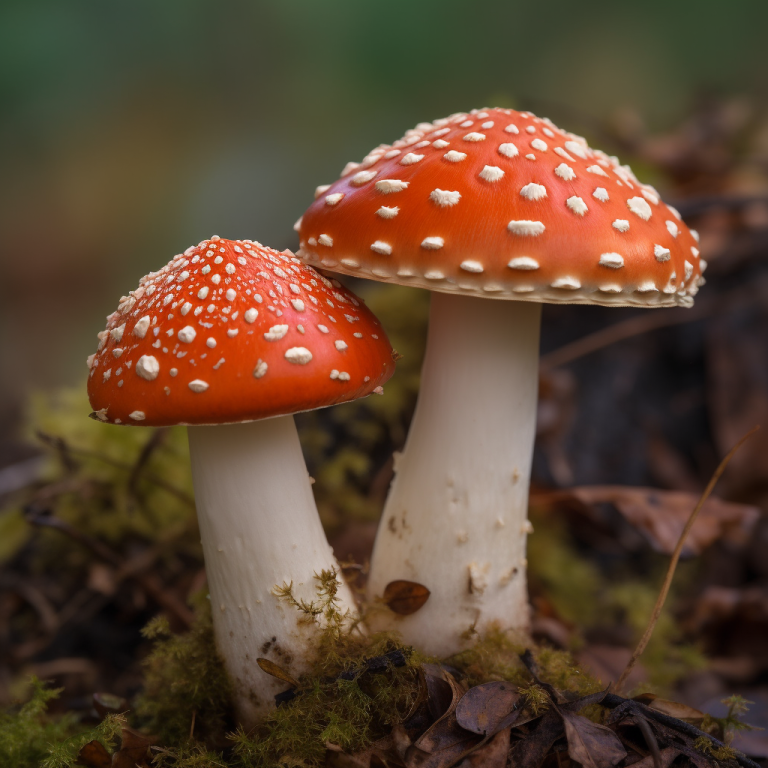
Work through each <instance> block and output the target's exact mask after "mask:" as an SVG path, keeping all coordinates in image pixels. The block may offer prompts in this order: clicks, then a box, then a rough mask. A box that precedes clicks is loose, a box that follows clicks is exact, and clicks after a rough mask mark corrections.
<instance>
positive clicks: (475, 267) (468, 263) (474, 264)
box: [459, 259, 483, 274]
mask: <svg viewBox="0 0 768 768" xmlns="http://www.w3.org/2000/svg"><path fill="white" fill-rule="evenodd" d="M459 266H460V267H461V268H462V269H463V270H464V271H465V272H474V273H476V274H479V273H480V272H482V271H483V265H482V264H481V263H480V262H479V261H475V260H474V259H465V260H464V261H462V262H461V264H460V265H459Z"/></svg>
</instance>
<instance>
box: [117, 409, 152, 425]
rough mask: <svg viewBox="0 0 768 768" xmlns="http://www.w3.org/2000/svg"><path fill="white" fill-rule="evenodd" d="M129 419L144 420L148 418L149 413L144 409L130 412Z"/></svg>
mask: <svg viewBox="0 0 768 768" xmlns="http://www.w3.org/2000/svg"><path fill="white" fill-rule="evenodd" d="M128 418H129V419H133V420H134V421H144V419H146V418H147V415H146V414H145V413H144V411H133V412H131V413H129V414H128ZM118 421H119V419H115V424H117V423H118Z"/></svg>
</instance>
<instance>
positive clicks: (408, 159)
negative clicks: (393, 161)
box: [400, 152, 424, 165]
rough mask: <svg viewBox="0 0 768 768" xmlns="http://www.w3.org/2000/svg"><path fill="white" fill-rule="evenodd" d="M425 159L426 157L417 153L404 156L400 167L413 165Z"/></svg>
mask: <svg viewBox="0 0 768 768" xmlns="http://www.w3.org/2000/svg"><path fill="white" fill-rule="evenodd" d="M423 159H424V155H417V154H416V153H415V152H409V153H408V154H407V155H403V156H402V157H401V158H400V165H413V164H414V163H418V162H419V160H423Z"/></svg>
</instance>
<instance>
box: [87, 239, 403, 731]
mask: <svg viewBox="0 0 768 768" xmlns="http://www.w3.org/2000/svg"><path fill="white" fill-rule="evenodd" d="M99 339H100V341H99V349H98V352H96V354H94V355H91V356H90V357H89V358H88V366H89V368H90V374H89V380H88V393H89V396H90V400H91V405H92V406H93V408H94V412H95V413H94V415H95V417H96V418H98V419H100V420H101V421H104V422H108V423H111V424H130V425H141V426H164V425H172V424H185V425H189V446H190V454H191V460H192V473H193V480H194V487H195V502H196V505H197V514H198V519H199V522H200V533H201V537H202V543H203V551H204V555H205V563H206V571H207V576H208V585H209V589H210V598H211V604H212V605H211V607H212V610H213V619H214V627H215V631H216V642H217V646H218V649H219V651H220V653H221V655H222V657H223V659H224V661H225V663H226V666H227V669H228V672H229V675H230V677H231V678H232V681H233V683H234V685H235V693H236V707H237V711H238V715H239V718H240V721H241V723H243V724H245V725H246V726H250V725H253V724H254V723H255V722H257V721H258V719H259V718H260V717H261V716H262V715H263V714H264V712H265V711H267V710H268V709H269V707H270V706H272V705H273V704H274V701H273V697H274V694H275V693H276V692H277V691H278V690H280V689H281V687H282V688H284V687H285V686H284V685H281V684H280V682H279V681H277V680H275V679H274V678H271V677H267V675H265V674H264V673H263V672H261V670H259V668H258V667H257V666H256V659H257V657H260V656H263V657H267V658H271V659H273V660H274V661H275V662H276V663H278V664H279V665H280V666H281V667H283V668H284V669H286V670H287V671H288V672H290V673H291V674H293V675H294V676H295V675H298V674H301V673H302V672H303V671H305V669H306V665H307V663H308V659H309V657H310V654H311V643H310V640H311V636H312V633H313V631H316V627H314V626H312V625H311V624H308V623H306V617H304V616H302V615H301V614H300V613H299V612H298V611H296V610H295V609H293V608H291V607H290V606H286V605H285V604H283V603H281V602H279V601H278V600H277V598H276V597H275V596H274V595H273V594H272V590H273V588H274V587H275V586H278V585H282V584H284V583H290V582H293V586H294V592H295V596H296V597H297V598H303V599H305V600H312V599H313V598H314V597H315V589H316V586H317V584H316V581H315V575H316V574H320V573H321V571H323V570H330V569H332V568H336V569H337V570H338V566H337V564H336V561H335V559H334V557H333V553H332V552H331V548H330V547H329V545H328V543H327V541H326V538H325V535H324V533H323V529H322V526H321V524H320V519H319V517H318V514H317V509H316V507H315V503H314V498H313V496H312V490H311V486H310V480H309V476H308V474H307V470H306V466H305V464H304V459H303V456H302V453H301V447H300V445H299V440H298V436H297V434H296V428H295V426H294V423H293V419H292V417H291V416H290V414H293V413H296V412H298V411H306V410H310V409H313V408H322V407H324V406H328V405H333V404H335V403H343V402H347V401H349V400H354V399H355V398H358V397H363V396H365V395H368V394H370V393H371V392H373V391H374V390H376V388H377V387H380V386H381V384H382V383H383V382H385V381H386V380H387V379H389V377H390V376H391V375H392V372H393V368H394V363H393V359H392V349H391V347H390V345H389V341H388V340H387V337H386V335H385V333H384V331H383V330H382V329H381V326H380V325H379V322H378V321H377V320H376V318H375V317H374V316H373V314H372V313H371V312H370V311H369V310H368V309H367V308H366V307H364V306H362V305H361V303H360V302H359V301H358V300H357V299H356V298H355V296H354V295H353V294H352V293H351V292H350V291H347V290H346V289H344V288H343V287H342V286H341V285H339V284H338V283H337V282H336V281H334V282H333V283H332V282H331V281H329V280H328V279H326V278H325V277H323V276H322V275H321V274H319V273H318V272H316V271H315V270H314V269H312V268H311V267H306V266H305V265H303V264H302V263H301V262H300V261H299V260H298V259H297V258H295V257H294V256H293V254H292V253H291V252H290V251H285V252H283V253H279V252H277V251H274V250H272V249H270V248H265V247H264V246H261V245H260V244H258V243H255V242H252V241H250V240H243V241H240V240H237V241H231V240H222V239H220V238H218V237H212V238H211V239H210V240H204V241H203V242H201V243H200V244H199V245H197V246H195V247H192V248H189V249H187V250H186V251H185V252H184V253H183V254H180V255H178V256H176V257H174V259H173V260H172V261H171V262H169V263H168V264H167V265H166V266H165V267H163V269H161V270H160V271H159V272H153V273H151V274H149V275H148V276H147V277H144V278H142V279H141V281H140V283H139V287H138V289H137V290H135V291H132V292H131V293H130V294H129V295H128V296H125V297H123V298H122V299H121V301H120V305H119V307H118V309H117V311H116V312H113V313H112V314H111V315H110V316H109V317H108V318H107V328H106V330H105V331H102V332H101V333H99ZM242 422H248V423H242ZM203 425H208V426H203ZM211 425H218V426H211ZM339 596H340V599H341V601H342V603H343V607H344V606H345V607H348V608H350V609H352V610H354V601H353V599H352V595H351V594H350V592H349V590H348V588H347V587H346V586H344V585H342V586H341V588H340V590H339Z"/></svg>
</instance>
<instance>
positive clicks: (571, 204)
mask: <svg viewBox="0 0 768 768" xmlns="http://www.w3.org/2000/svg"><path fill="white" fill-rule="evenodd" d="M565 204H566V205H567V206H568V208H569V209H570V210H572V211H573V212H574V213H575V214H576V215H577V216H583V215H584V214H585V213H586V212H587V211H588V210H589V208H587V204H586V203H585V202H584V201H583V200H582V199H581V198H580V197H577V196H576V195H574V196H573V197H569V198H568V199H567V200H566V201H565Z"/></svg>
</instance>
